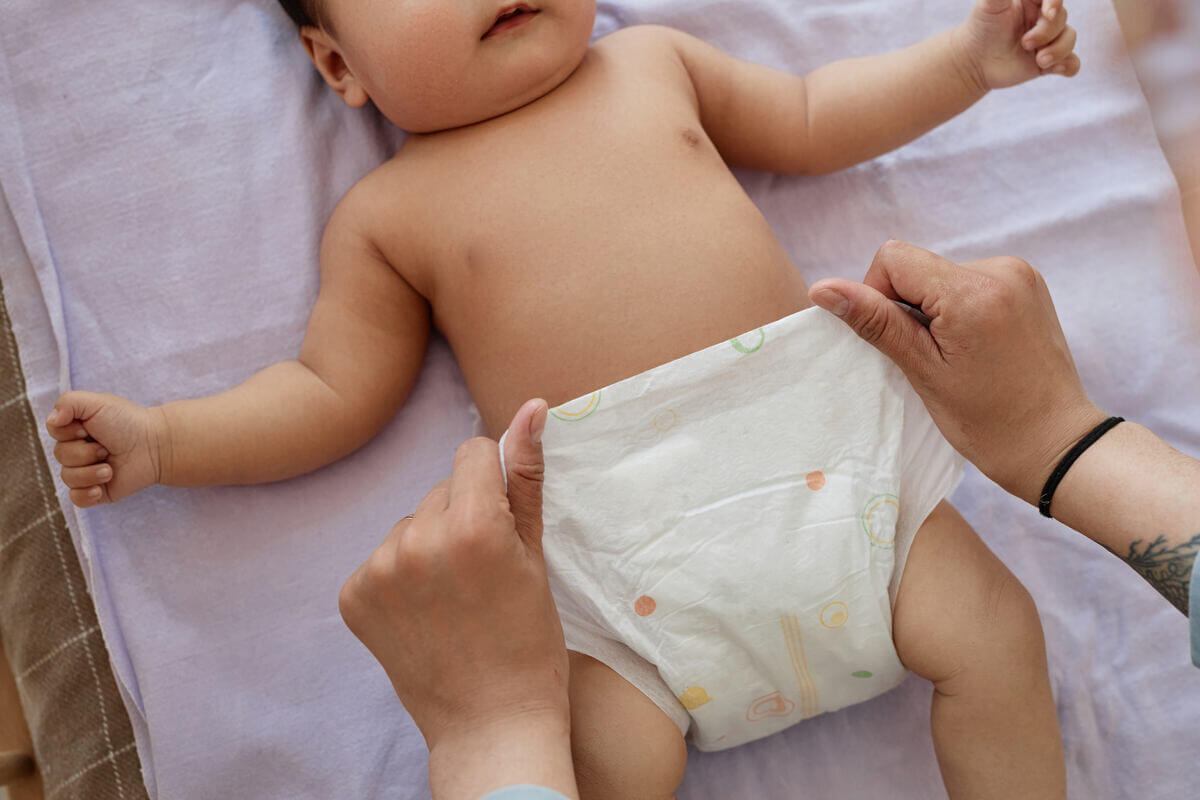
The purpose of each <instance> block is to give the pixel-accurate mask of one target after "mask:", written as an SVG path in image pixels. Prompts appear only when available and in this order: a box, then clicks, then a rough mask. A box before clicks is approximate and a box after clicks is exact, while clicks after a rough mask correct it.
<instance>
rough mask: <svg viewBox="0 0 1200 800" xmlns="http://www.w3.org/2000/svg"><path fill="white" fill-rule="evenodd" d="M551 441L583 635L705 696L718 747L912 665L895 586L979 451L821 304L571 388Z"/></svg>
mask: <svg viewBox="0 0 1200 800" xmlns="http://www.w3.org/2000/svg"><path fill="white" fill-rule="evenodd" d="M543 445H544V448H545V458H546V482H545V510H544V517H545V540H544V546H545V554H546V562H547V564H548V567H549V573H550V580H551V587H552V589H553V591H554V594H555V598H556V601H557V602H558V604H559V608H560V614H561V616H562V619H563V626H564V632H565V634H566V638H567V646H568V647H569V648H571V649H573V650H577V651H580V652H583V653H586V654H587V655H591V656H593V657H595V658H597V659H599V660H601V661H603V662H604V663H606V664H608V665H609V666H610V667H612V668H613V669H615V670H616V671H617V672H618V673H620V674H622V675H623V676H624V677H625V678H626V679H627V680H629V681H630V682H632V683H633V684H634V685H635V686H638V688H640V689H641V690H642V691H643V692H645V693H646V694H647V695H648V696H649V697H651V699H653V700H655V702H656V703H658V705H659V706H660V707H661V708H663V710H664V711H666V712H667V713H668V714H669V715H671V716H672V718H673V719H675V720H676V722H677V724H679V725H680V727H681V729H682V730H685V731H686V730H687V729H688V727H689V724H688V719H687V716H685V713H686V715H690V718H691V719H690V728H691V738H692V740H693V742H694V744H695V745H696V746H697V747H699V748H700V749H702V750H717V749H723V748H727V747H733V746H735V745H739V744H742V743H744V742H748V741H751V740H753V739H757V738H760V737H763V736H766V735H768V734H771V733H774V732H776V731H778V730H781V729H783V728H786V727H788V726H790V725H793V724H795V723H797V722H799V721H801V720H803V719H806V718H808V717H812V716H815V715H816V714H820V713H821V712H824V711H832V710H834V709H837V708H841V707H843V706H846V705H850V704H852V703H859V702H862V701H864V700H867V699H869V698H871V697H874V696H875V695H878V694H880V693H882V692H885V691H887V690H888V689H891V688H892V687H894V686H896V685H897V684H898V683H900V682H901V681H902V680H903V679H904V677H905V675H906V674H907V673H906V671H905V669H904V667H903V666H902V665H901V664H900V661H899V659H898V658H897V655H896V650H895V648H894V646H893V645H892V625H891V619H892V617H891V602H892V601H894V599H895V592H896V589H897V587H898V585H899V578H900V571H901V569H902V568H903V562H904V557H905V555H906V554H907V550H908V545H909V544H910V543H911V540H912V537H913V534H914V533H915V532H916V530H917V528H919V527H920V525H921V523H922V522H923V521H924V519H925V517H926V516H927V515H928V514H929V512H930V511H931V510H932V509H933V507H934V506H935V505H937V503H938V501H940V500H941V499H942V498H943V497H945V496H946V495H947V494H948V493H949V492H950V491H951V490H952V489H953V488H954V486H955V485H956V483H957V481H958V479H959V478H960V476H961V474H962V460H961V458H960V457H959V456H958V455H957V454H956V453H955V452H954V450H953V449H952V448H951V447H950V445H949V444H948V443H947V442H946V441H945V439H943V438H942V436H941V434H940V433H939V432H938V430H937V428H936V427H935V426H934V424H933V421H932V419H931V418H930V417H929V415H928V413H927V412H926V410H925V408H924V406H923V405H922V404H921V401H920V399H919V398H918V397H917V395H916V393H915V392H914V391H913V390H912V388H911V387H910V386H909V384H908V382H907V380H906V379H905V378H904V375H903V374H902V373H901V372H900V371H899V370H898V369H897V368H896V367H895V366H894V365H893V364H892V363H891V362H890V361H888V360H887V359H886V358H885V357H883V356H882V355H880V354H879V353H878V352H877V351H875V350H874V349H873V348H872V347H870V346H869V345H867V344H866V343H864V342H863V341H862V340H860V339H859V338H858V337H857V336H855V335H854V333H852V332H851V331H850V330H849V329H848V328H846V327H845V326H844V325H843V324H842V323H841V322H839V321H838V320H836V319H834V318H833V317H831V316H829V315H828V314H826V313H825V312H824V311H822V310H820V309H817V308H810V309H807V310H804V311H801V312H799V313H796V314H793V315H791V316H788V317H785V318H783V319H780V320H777V321H775V322H772V323H770V324H769V325H766V326H764V327H762V328H759V329H757V330H754V331H751V332H749V333H747V334H745V335H743V336H738V337H736V338H734V339H731V340H729V341H727V342H722V343H721V344H718V345H714V346H712V347H709V348H706V349H704V350H701V351H699V352H696V353H693V354H691V355H688V356H685V357H683V358H680V359H677V360H675V361H672V362H669V363H667V364H663V365H662V366H659V367H656V368H654V369H652V370H649V371H648V372H644V373H642V374H640V375H635V376H634V377H632V378H628V379H626V380H623V381H621V382H619V383H616V384H614V385H612V386H608V387H605V388H603V389H600V390H599V391H596V392H593V393H591V394H589V395H587V396H585V397H580V398H578V399H576V400H573V401H571V402H568V403H565V404H563V405H561V406H558V407H556V408H553V409H551V411H550V418H549V419H548V421H547V425H546V431H545V434H544V435H543ZM630 651H632V652H630ZM647 662H648V663H647ZM649 665H653V667H654V668H656V669H657V673H658V675H655V674H654V673H653V671H652V670H651V669H650V667H649ZM684 709H686V712H685V711H684Z"/></svg>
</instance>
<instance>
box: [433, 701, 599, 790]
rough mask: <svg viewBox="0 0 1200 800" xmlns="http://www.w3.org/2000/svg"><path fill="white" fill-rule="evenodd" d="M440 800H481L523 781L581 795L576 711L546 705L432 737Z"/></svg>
mask: <svg viewBox="0 0 1200 800" xmlns="http://www.w3.org/2000/svg"><path fill="white" fill-rule="evenodd" d="M426 741H427V742H428V744H429V748H430V749H429V784H430V787H431V788H432V790H433V796H434V798H435V800H460V798H462V800H475V799H476V798H478V797H481V796H482V795H485V794H487V793H488V792H491V791H494V790H496V789H501V788H504V787H507V786H513V785H517V784H535V785H538V786H545V787H547V788H550V789H554V790H555V791H558V792H561V793H562V794H564V795H566V796H567V797H572V798H575V797H578V796H579V795H578V789H577V787H576V784H575V772H574V762H573V760H572V756H571V719H570V710H569V709H568V708H562V709H546V710H540V711H533V712H521V713H514V714H510V715H507V716H501V717H496V718H494V719H491V720H489V721H487V722H485V723H476V724H463V725H459V726H457V727H455V728H454V729H452V730H446V731H441V732H439V734H438V735H437V736H436V737H430V736H427V737H426Z"/></svg>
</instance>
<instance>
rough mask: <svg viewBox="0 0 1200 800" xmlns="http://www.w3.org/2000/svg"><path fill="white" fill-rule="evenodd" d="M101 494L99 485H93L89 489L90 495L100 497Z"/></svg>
mask: <svg viewBox="0 0 1200 800" xmlns="http://www.w3.org/2000/svg"><path fill="white" fill-rule="evenodd" d="M99 496H100V487H99V486H93V487H92V488H90V489H88V497H99Z"/></svg>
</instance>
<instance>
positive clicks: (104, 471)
mask: <svg viewBox="0 0 1200 800" xmlns="http://www.w3.org/2000/svg"><path fill="white" fill-rule="evenodd" d="M96 475H98V476H99V477H101V478H111V477H112V467H101V468H100V469H98V470H96Z"/></svg>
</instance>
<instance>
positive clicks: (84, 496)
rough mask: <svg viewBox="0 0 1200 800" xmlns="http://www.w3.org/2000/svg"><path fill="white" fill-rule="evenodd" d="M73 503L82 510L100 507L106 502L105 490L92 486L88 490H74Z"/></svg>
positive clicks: (72, 494) (72, 491) (72, 493)
mask: <svg viewBox="0 0 1200 800" xmlns="http://www.w3.org/2000/svg"><path fill="white" fill-rule="evenodd" d="M71 502H72V503H74V504H75V505H77V506H79V507H80V508H90V507H92V506H98V505H100V504H101V503H103V502H104V490H103V489H101V488H100V487H99V486H90V487H88V488H87V489H72V490H71Z"/></svg>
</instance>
